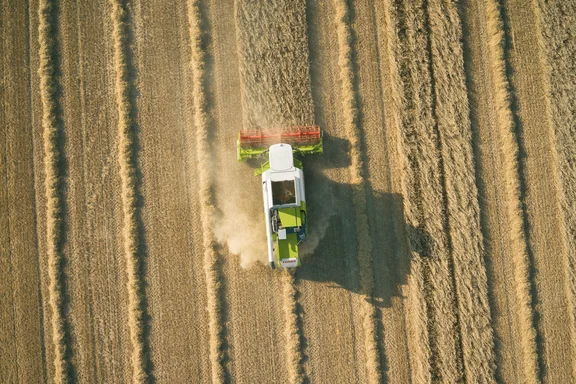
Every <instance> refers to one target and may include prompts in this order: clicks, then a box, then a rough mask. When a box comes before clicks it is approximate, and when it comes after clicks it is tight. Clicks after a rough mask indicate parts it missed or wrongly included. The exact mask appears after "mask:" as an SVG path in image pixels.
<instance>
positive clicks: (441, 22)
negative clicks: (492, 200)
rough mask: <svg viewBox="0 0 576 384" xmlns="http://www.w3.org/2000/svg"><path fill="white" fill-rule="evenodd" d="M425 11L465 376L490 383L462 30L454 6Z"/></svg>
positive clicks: (434, 4) (433, 5)
mask: <svg viewBox="0 0 576 384" xmlns="http://www.w3.org/2000/svg"><path fill="white" fill-rule="evenodd" d="M428 12H429V21H430V28H429V30H430V37H431V52H432V72H433V79H434V84H435V96H436V105H435V110H434V112H435V116H436V119H437V120H436V121H437V124H438V132H439V137H440V142H441V145H440V147H441V152H442V159H443V170H444V177H445V179H444V185H445V193H446V198H447V214H448V222H449V231H450V243H451V253H452V260H453V268H454V276H455V281H456V290H457V298H458V300H457V302H458V309H459V316H460V332H461V342H462V349H463V350H462V353H463V358H464V359H463V360H464V368H465V377H466V378H467V380H473V381H491V380H493V379H494V374H495V365H496V362H495V354H494V343H493V333H492V328H491V315H490V307H489V304H488V286H487V277H486V269H485V265H484V259H483V257H484V253H483V252H484V250H483V244H482V235H481V231H480V213H479V206H478V191H477V187H476V181H475V177H474V175H475V167H474V159H473V155H472V146H471V142H472V138H471V130H470V120H469V118H468V114H469V110H468V99H467V90H466V85H465V77H464V64H463V51H462V46H461V41H462V27H461V23H460V18H459V14H458V9H457V5H456V4H454V3H444V2H442V1H437V0H432V1H430V2H429V4H428Z"/></svg>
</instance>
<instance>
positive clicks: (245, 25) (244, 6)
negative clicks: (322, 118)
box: [235, 0, 314, 129]
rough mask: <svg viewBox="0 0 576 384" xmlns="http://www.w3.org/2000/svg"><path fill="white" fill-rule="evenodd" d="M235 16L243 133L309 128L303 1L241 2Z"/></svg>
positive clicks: (311, 118)
mask: <svg viewBox="0 0 576 384" xmlns="http://www.w3.org/2000/svg"><path fill="white" fill-rule="evenodd" d="M235 17H236V25H237V28H236V33H237V37H238V54H239V57H240V77H241V79H243V82H242V89H243V93H242V106H243V111H244V113H243V114H244V127H245V129H254V128H260V129H275V128H276V129H277V128H282V127H285V126H291V125H310V124H313V123H314V104H313V102H312V95H311V92H310V74H309V62H308V38H307V34H306V14H305V2H304V0H298V1H275V2H269V3H267V4H266V6H263V5H262V3H261V2H260V1H256V0H241V1H238V2H237V3H236V4H235ZM246 79H249V80H250V81H246Z"/></svg>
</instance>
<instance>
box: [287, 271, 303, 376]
mask: <svg viewBox="0 0 576 384" xmlns="http://www.w3.org/2000/svg"><path fill="white" fill-rule="evenodd" d="M282 285H283V292H284V294H283V295H282V296H283V297H284V314H285V316H286V354H287V358H288V374H289V379H290V383H302V382H304V381H305V376H304V371H303V369H302V360H303V358H304V356H303V355H302V349H301V348H302V346H301V345H300V338H301V330H300V326H299V323H300V319H299V318H298V303H297V301H296V297H297V295H298V291H297V290H296V286H295V279H294V274H293V273H290V272H289V271H283V276H282Z"/></svg>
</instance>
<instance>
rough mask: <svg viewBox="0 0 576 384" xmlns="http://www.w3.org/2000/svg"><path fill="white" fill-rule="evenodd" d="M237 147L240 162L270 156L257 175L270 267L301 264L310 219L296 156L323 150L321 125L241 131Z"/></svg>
mask: <svg viewBox="0 0 576 384" xmlns="http://www.w3.org/2000/svg"><path fill="white" fill-rule="evenodd" d="M237 148H238V161H242V160H244V159H248V158H254V157H258V158H262V157H264V156H267V157H268V161H266V162H265V163H263V164H262V167H261V168H259V169H256V171H255V172H254V174H255V175H256V176H258V175H262V196H263V198H264V215H265V217H266V238H267V242H268V261H269V262H270V267H272V268H274V267H275V265H280V266H281V267H283V268H293V267H297V266H299V265H300V257H299V255H298V246H299V245H300V243H301V242H303V241H304V240H306V236H307V233H308V232H307V231H308V220H307V216H306V195H305V193H304V173H303V169H302V162H301V161H300V160H298V159H297V158H295V156H298V155H312V154H320V153H322V151H323V147H322V131H321V130H320V127H318V126H301V127H290V128H285V129H283V130H282V131H281V132H278V133H276V132H270V133H266V132H261V131H240V133H239V135H238V143H237Z"/></svg>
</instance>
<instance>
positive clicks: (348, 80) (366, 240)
mask: <svg viewBox="0 0 576 384" xmlns="http://www.w3.org/2000/svg"><path fill="white" fill-rule="evenodd" d="M334 5H335V8H336V31H337V35H338V49H339V50H338V65H339V67H340V80H341V83H342V107H343V116H344V122H343V125H344V126H345V129H346V133H347V138H348V139H349V140H350V145H351V165H350V182H351V184H352V199H353V202H354V211H355V213H356V214H355V216H356V221H355V225H356V232H357V236H358V249H357V258H358V263H359V265H360V286H361V291H362V294H363V295H364V296H365V297H366V298H368V299H369V298H370V297H372V295H373V291H374V278H373V275H372V241H371V239H370V232H369V229H368V218H367V216H366V209H367V206H366V205H367V204H366V184H365V181H364V164H363V158H362V148H363V144H362V142H361V140H362V132H361V129H360V126H359V119H358V102H357V99H356V98H357V95H356V89H355V81H356V79H355V75H354V62H353V47H352V29H351V26H350V10H349V8H348V4H347V3H346V1H343V0H335V1H334ZM363 311H364V313H363V317H364V321H363V326H364V332H365V335H364V337H365V340H364V344H365V345H364V347H365V352H366V364H367V371H368V380H369V381H370V382H372V383H378V382H380V381H381V378H382V373H381V370H380V351H379V348H378V340H377V336H376V328H377V323H376V321H377V320H376V308H375V307H374V306H373V305H372V304H371V303H370V301H369V300H365V301H364V302H363Z"/></svg>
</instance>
